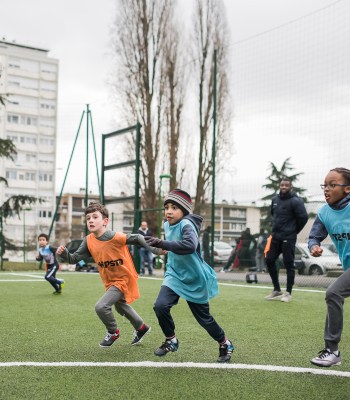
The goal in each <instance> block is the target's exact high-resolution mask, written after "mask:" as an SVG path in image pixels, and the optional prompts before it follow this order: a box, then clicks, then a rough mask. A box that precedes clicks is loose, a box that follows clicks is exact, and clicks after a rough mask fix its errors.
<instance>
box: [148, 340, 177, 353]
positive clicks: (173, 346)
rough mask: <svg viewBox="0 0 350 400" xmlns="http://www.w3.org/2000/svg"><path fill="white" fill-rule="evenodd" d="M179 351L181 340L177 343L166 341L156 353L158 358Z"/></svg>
mask: <svg viewBox="0 0 350 400" xmlns="http://www.w3.org/2000/svg"><path fill="white" fill-rule="evenodd" d="M178 350H179V340H177V342H176V343H174V342H172V341H171V340H165V342H163V343H162V344H161V345H160V347H158V349H156V350H155V351H154V354H155V355H156V356H159V357H161V356H165V354H167V353H169V351H171V352H175V351H178Z"/></svg>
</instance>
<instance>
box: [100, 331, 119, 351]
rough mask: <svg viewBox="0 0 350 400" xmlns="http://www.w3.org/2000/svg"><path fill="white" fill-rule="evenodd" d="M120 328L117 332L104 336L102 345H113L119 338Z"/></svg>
mask: <svg viewBox="0 0 350 400" xmlns="http://www.w3.org/2000/svg"><path fill="white" fill-rule="evenodd" d="M119 336H120V335H119V329H117V331H116V332H115V333H109V332H107V333H106V336H105V337H104V339H103V340H102V342H101V343H100V347H109V346H112V344H113V343H114V342H115V341H116V340H117V339H119Z"/></svg>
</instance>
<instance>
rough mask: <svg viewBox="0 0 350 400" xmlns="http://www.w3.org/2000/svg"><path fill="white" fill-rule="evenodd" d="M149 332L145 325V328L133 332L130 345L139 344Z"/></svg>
mask: <svg viewBox="0 0 350 400" xmlns="http://www.w3.org/2000/svg"><path fill="white" fill-rule="evenodd" d="M149 332H151V327H150V326H147V325H145V327H144V328H143V329H142V330H141V329H139V330H138V331H134V339H133V341H132V342H131V345H132V346H133V345H134V344H140V343H141V342H142V340H143V338H144V336H145V335H147V333H149Z"/></svg>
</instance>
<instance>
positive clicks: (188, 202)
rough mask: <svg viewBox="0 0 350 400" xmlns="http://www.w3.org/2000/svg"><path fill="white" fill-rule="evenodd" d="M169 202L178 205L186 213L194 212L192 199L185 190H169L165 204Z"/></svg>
mask: <svg viewBox="0 0 350 400" xmlns="http://www.w3.org/2000/svg"><path fill="white" fill-rule="evenodd" d="M167 203H172V204H175V205H177V206H178V207H179V208H180V209H181V210H182V212H183V213H184V214H185V215H187V214H192V199H191V196H190V195H189V194H188V193H187V192H185V191H184V190H181V189H174V190H172V191H171V192H169V193H168V195H167V196H166V197H165V200H164V205H166V204H167Z"/></svg>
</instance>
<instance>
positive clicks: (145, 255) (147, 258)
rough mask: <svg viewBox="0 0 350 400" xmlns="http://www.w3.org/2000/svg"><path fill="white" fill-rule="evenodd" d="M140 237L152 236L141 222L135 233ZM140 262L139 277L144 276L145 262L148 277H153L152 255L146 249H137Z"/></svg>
mask: <svg viewBox="0 0 350 400" xmlns="http://www.w3.org/2000/svg"><path fill="white" fill-rule="evenodd" d="M137 233H138V234H140V235H142V236H152V232H151V231H150V230H149V229H148V224H147V222H146V221H142V222H141V226H140V228H139V229H138V231H137ZM139 254H140V261H141V272H140V275H144V274H145V262H146V261H147V266H148V275H153V254H152V252H151V251H150V250H148V249H146V247H143V246H141V247H139Z"/></svg>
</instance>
